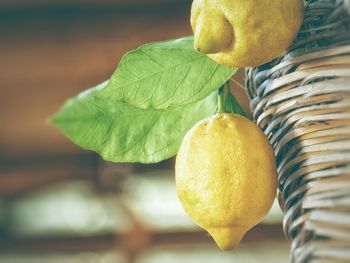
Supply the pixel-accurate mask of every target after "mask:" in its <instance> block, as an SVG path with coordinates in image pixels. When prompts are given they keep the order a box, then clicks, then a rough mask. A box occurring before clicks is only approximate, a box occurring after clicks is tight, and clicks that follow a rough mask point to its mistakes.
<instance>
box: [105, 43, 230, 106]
mask: <svg viewBox="0 0 350 263" xmlns="http://www.w3.org/2000/svg"><path fill="white" fill-rule="evenodd" d="M235 72H236V69H233V68H229V67H227V66H223V65H219V64H217V63H215V62H214V61H212V60H211V59H209V58H208V57H207V56H206V55H203V54H200V53H197V52H196V51H195V50H194V47H193V37H185V38H181V39H176V40H168V41H164V42H156V43H152V44H147V45H144V46H141V47H140V48H138V49H136V50H133V51H131V52H129V53H127V54H126V55H125V56H124V57H123V58H122V60H121V62H120V64H119V66H118V68H117V70H116V71H115V72H114V73H113V75H112V77H111V80H110V82H109V84H108V86H107V88H106V89H104V90H103V92H101V93H100V94H99V96H101V97H102V98H105V99H108V100H111V101H113V102H114V103H117V102H120V101H123V102H126V103H128V104H130V105H133V106H135V107H138V108H143V109H147V108H154V109H165V108H168V107H171V106H180V105H186V104H190V103H193V102H196V101H199V100H201V99H203V98H205V97H207V96H208V95H210V94H211V93H212V92H213V91H215V90H216V89H218V88H219V87H220V86H222V85H223V84H224V83H225V82H226V81H227V80H228V79H230V78H231V76H232V75H233V74H234V73H235Z"/></svg>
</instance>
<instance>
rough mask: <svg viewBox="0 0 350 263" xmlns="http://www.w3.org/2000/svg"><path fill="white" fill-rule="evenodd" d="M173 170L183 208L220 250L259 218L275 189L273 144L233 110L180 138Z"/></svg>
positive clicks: (200, 125)
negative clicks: (181, 140) (233, 112)
mask: <svg viewBox="0 0 350 263" xmlns="http://www.w3.org/2000/svg"><path fill="white" fill-rule="evenodd" d="M175 171H176V189H177V193H178V196H179V199H180V201H181V203H182V205H183V207H184V209H185V211H186V213H187V214H188V215H189V217H190V218H191V219H192V220H193V221H194V222H195V223H196V224H197V225H198V226H200V227H202V228H203V229H205V230H207V231H208V233H209V234H210V235H211V236H212V237H213V238H214V240H215V241H216V243H217V244H218V246H219V247H220V248H221V249H223V250H228V249H232V248H234V247H235V246H236V245H237V244H238V243H239V242H240V240H241V238H242V237H243V236H244V234H245V233H246V232H247V231H248V230H249V229H250V228H252V227H253V226H254V225H256V224H257V223H259V222H260V221H261V220H262V218H263V217H264V216H265V215H266V213H267V212H268V211H269V210H270V208H271V206H272V203H273V200H274V197H275V194H276V181H277V175H276V166H275V156H274V152H273V149H272V147H271V145H270V143H269V142H268V140H267V138H266V136H265V135H264V133H263V132H262V131H261V130H260V128H259V127H258V126H256V125H255V124H254V123H253V122H252V121H250V120H248V119H246V118H245V117H242V116H240V115H236V114H231V113H220V114H216V115H214V116H212V117H209V118H207V119H205V120H202V121H200V122H199V123H197V124H196V125H195V126H194V127H193V128H192V129H191V130H190V131H189V132H188V133H187V134H186V136H185V137H184V139H183V142H182V145H181V147H180V150H179V152H178V155H177V158H176V167H175Z"/></svg>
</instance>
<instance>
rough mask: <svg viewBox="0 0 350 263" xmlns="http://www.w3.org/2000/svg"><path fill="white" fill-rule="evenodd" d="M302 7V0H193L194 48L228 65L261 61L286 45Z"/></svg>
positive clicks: (247, 64)
mask: <svg viewBox="0 0 350 263" xmlns="http://www.w3.org/2000/svg"><path fill="white" fill-rule="evenodd" d="M303 8H304V1H303V0H249V1H247V0H235V1H232V0H194V1H193V3H192V9H191V25H192V29H193V32H194V38H195V48H196V49H197V50H198V51H199V52H202V53H205V54H209V55H208V56H209V57H210V58H212V59H213V60H214V61H216V62H217V63H220V64H225V65H228V66H231V67H237V68H243V67H255V66H258V65H261V64H263V63H266V62H268V61H270V60H271V59H273V58H275V57H278V56H280V55H282V54H283V52H284V51H285V50H286V49H287V48H288V47H289V45H290V44H291V42H292V41H293V39H294V38H295V36H296V34H297V33H298V31H299V28H300V25H301V24H302V20H303Z"/></svg>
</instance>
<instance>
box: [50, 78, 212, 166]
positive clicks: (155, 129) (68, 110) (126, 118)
mask: <svg viewBox="0 0 350 263" xmlns="http://www.w3.org/2000/svg"><path fill="white" fill-rule="evenodd" d="M106 86H108V83H107V82H105V83H103V84H101V85H99V86H97V87H95V88H93V89H90V90H88V91H86V92H83V93H81V94H80V95H78V96H77V97H75V98H72V99H70V100H68V101H67V102H66V103H65V104H64V105H63V107H62V109H61V110H60V111H59V112H58V113H57V114H56V115H55V116H54V117H53V119H52V120H51V121H52V123H54V124H55V125H57V126H58V127H60V128H61V129H62V130H63V132H64V133H65V134H66V135H67V136H68V137H69V138H70V139H71V140H72V141H73V142H75V143H76V144H78V145H79V146H81V147H82V148H84V149H88V150H94V151H96V152H98V153H99V154H100V155H101V156H102V158H103V159H105V160H108V161H114V162H142V163H154V162H159V161H162V160H164V159H167V158H170V157H172V156H173V155H175V154H176V153H177V151H178V148H179V146H180V144H181V141H182V139H183V137H184V135H185V133H186V132H187V131H188V130H189V129H190V128H191V127H192V126H193V125H194V124H195V123H197V122H198V121H199V120H201V119H203V118H205V117H207V116H209V115H211V114H213V113H215V110H216V107H217V104H216V100H217V94H216V93H213V94H212V95H210V96H208V97H207V98H205V99H203V100H201V101H198V102H195V103H192V104H188V105H185V106H181V107H176V108H175V107H173V108H168V109H140V108H136V107H134V106H131V105H128V104H127V103H124V102H118V101H115V102H114V101H113V102H112V101H109V100H105V99H102V98H100V97H98V96H96V95H97V94H98V93H100V92H102V91H104V89H105V88H106Z"/></svg>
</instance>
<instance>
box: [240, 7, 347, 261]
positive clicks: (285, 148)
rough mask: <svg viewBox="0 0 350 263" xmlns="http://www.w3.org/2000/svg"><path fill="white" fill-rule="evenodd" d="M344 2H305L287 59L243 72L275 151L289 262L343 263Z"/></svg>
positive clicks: (257, 117)
mask: <svg viewBox="0 0 350 263" xmlns="http://www.w3.org/2000/svg"><path fill="white" fill-rule="evenodd" d="M349 10H350V1H348V0H310V1H307V2H305V18H304V24H303V27H302V29H301V31H300V33H299V35H298V37H297V39H296V40H295V42H294V43H293V45H292V46H291V47H290V49H289V50H288V52H287V53H286V54H285V55H284V56H283V57H280V58H277V59H275V60H274V61H272V62H271V63H269V64H265V65H263V66H260V67H258V68H252V69H248V70H247V71H246V87H247V92H248V95H249V97H250V99H251V109H252V111H253V117H254V120H255V121H256V122H257V124H258V125H260V126H261V128H262V129H263V130H264V132H265V134H266V135H267V136H268V138H269V140H270V142H271V144H272V145H273V147H274V149H275V154H276V160H277V167H278V180H279V189H278V198H279V202H280V206H281V208H282V210H283V212H284V213H285V217H284V231H285V234H286V236H287V237H288V238H289V239H290V240H291V241H292V246H291V261H292V262H298V263H299V262H301V263H302V262H350V15H349Z"/></svg>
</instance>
